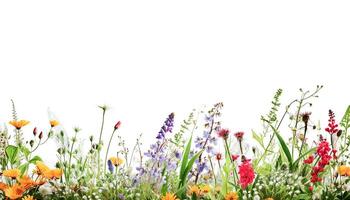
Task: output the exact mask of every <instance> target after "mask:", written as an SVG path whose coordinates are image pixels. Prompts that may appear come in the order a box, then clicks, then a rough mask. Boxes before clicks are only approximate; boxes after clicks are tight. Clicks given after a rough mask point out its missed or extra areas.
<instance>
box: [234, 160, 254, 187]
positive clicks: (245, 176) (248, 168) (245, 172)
mask: <svg viewBox="0 0 350 200" xmlns="http://www.w3.org/2000/svg"><path fill="white" fill-rule="evenodd" d="M238 168H239V169H238V170H239V171H238V174H239V183H240V184H241V186H242V188H243V189H245V188H246V187H247V186H248V185H249V184H251V183H253V181H254V178H255V174H254V169H253V166H252V164H251V163H250V160H245V161H244V162H243V163H242V164H241V165H240V166H239V167H238Z"/></svg>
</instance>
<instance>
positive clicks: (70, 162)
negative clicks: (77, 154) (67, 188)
mask: <svg viewBox="0 0 350 200" xmlns="http://www.w3.org/2000/svg"><path fill="white" fill-rule="evenodd" d="M78 131H79V130H78V129H76V130H75V134H74V137H73V138H72V146H71V148H70V152H69V160H68V182H69V181H70V175H71V169H72V156H73V149H74V144H75V141H76V137H77V133H78Z"/></svg>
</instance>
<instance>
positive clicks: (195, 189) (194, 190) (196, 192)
mask: <svg viewBox="0 0 350 200" xmlns="http://www.w3.org/2000/svg"><path fill="white" fill-rule="evenodd" d="M188 194H189V195H191V196H193V195H194V196H196V197H199V196H200V195H201V190H200V189H199V187H198V186H197V185H193V186H189V188H188Z"/></svg>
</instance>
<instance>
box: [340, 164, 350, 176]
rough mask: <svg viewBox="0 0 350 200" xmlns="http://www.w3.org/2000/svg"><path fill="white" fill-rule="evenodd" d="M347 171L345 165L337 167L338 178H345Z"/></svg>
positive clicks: (347, 168)
mask: <svg viewBox="0 0 350 200" xmlns="http://www.w3.org/2000/svg"><path fill="white" fill-rule="evenodd" d="M348 171H349V167H347V166H345V165H341V166H339V167H338V174H339V175H340V176H346V175H347V172H348Z"/></svg>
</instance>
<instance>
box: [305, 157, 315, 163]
mask: <svg viewBox="0 0 350 200" xmlns="http://www.w3.org/2000/svg"><path fill="white" fill-rule="evenodd" d="M314 159H315V158H314V156H313V155H310V156H309V157H308V158H307V159H306V160H304V163H305V164H311V163H313V162H314Z"/></svg>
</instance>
